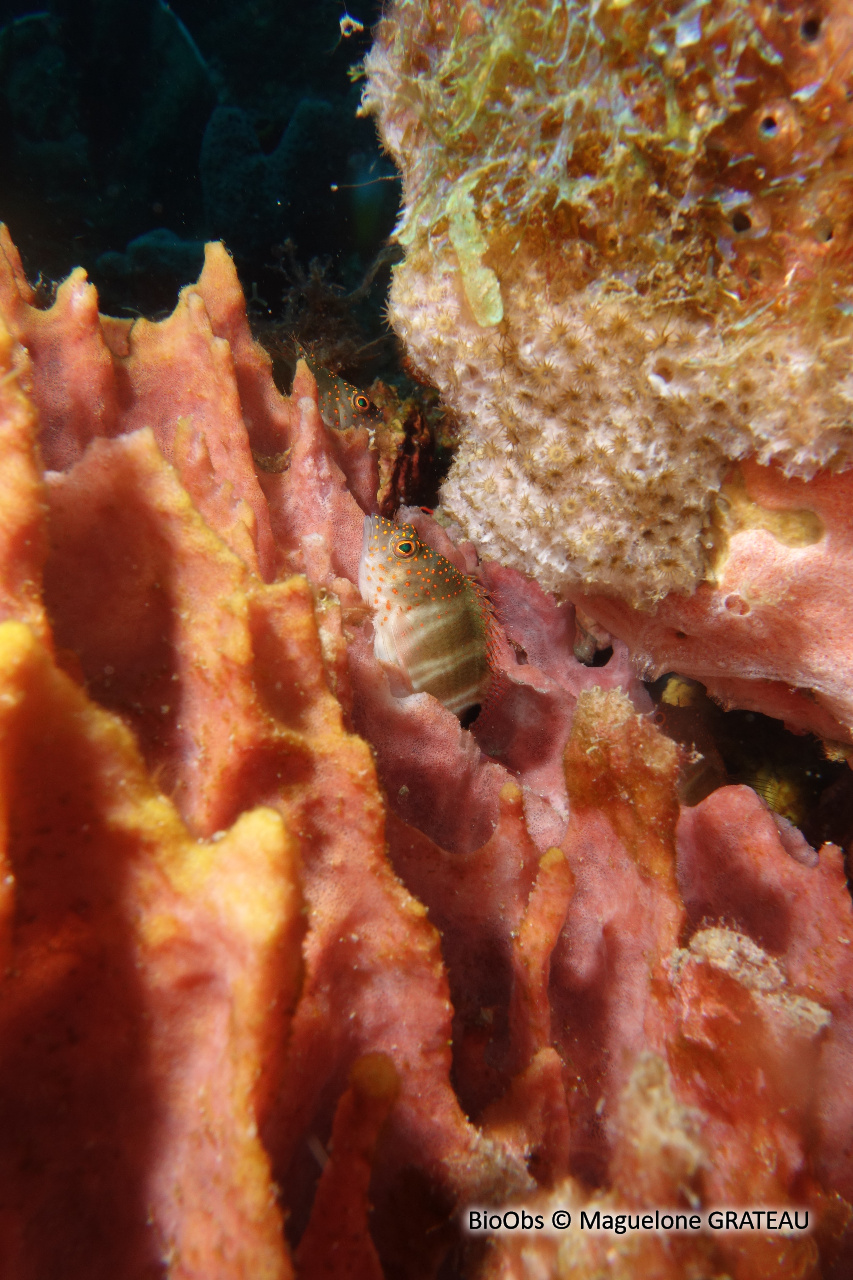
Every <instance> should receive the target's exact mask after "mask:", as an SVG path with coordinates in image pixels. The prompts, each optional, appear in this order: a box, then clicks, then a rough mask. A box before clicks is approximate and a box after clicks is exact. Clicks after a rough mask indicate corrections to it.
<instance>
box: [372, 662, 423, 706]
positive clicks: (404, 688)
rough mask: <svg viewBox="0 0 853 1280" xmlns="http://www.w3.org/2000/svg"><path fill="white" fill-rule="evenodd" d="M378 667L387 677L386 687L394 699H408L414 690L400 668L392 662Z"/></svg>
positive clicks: (380, 663)
mask: <svg viewBox="0 0 853 1280" xmlns="http://www.w3.org/2000/svg"><path fill="white" fill-rule="evenodd" d="M379 665H380V666H381V668H382V670H383V671H384V672H385V675H386V676H387V677H388V687H389V689H390V690H391V693H392V694H393V695H394V697H395V698H410V697H411V696H412V694H413V693H414V692H415V690H414V689H413V688H412V682H411V680H410V679H409V677H408V676H407V675H406V672H405V671H404V670H403V668H402V667H398V666H397V664H396V663H393V662H382V661H381V659H380V662H379Z"/></svg>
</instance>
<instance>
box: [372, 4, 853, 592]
mask: <svg viewBox="0 0 853 1280" xmlns="http://www.w3.org/2000/svg"><path fill="white" fill-rule="evenodd" d="M367 73H368V83H367V89H366V92H365V101H364V106H365V109H366V110H369V111H372V112H373V113H375V114H376V116H377V117H378V122H379V128H380V132H381V134H382V137H383V139H384V142H385V145H386V147H387V148H388V149H389V151H390V152H391V153H392V154H393V155H394V157H395V159H396V161H397V163H398V165H399V167H400V169H401V172H402V175H403V181H404V209H403V212H402V214H401V217H400V221H399V224H398V227H397V232H396V235H397V238H398V239H399V241H400V242H401V243H402V244H403V245H404V246H405V248H406V260H405V262H404V263H402V264H401V265H400V266H398V267H397V268H396V269H395V272H394V281H393V286H392V293H391V308H390V310H391V318H392V321H393V323H394V326H395V328H396V329H397V331H398V333H399V334H400V336H401V337H402V338H403V339H404V341H405V343H406V345H407V348H408V351H409V354H410V357H411V358H412V360H413V361H414V363H415V364H416V365H417V366H418V367H419V368H420V369H421V370H422V372H423V373H424V374H425V375H426V376H428V377H429V378H431V379H432V380H433V381H434V382H435V384H436V386H438V387H439V389H440V390H441V391H442V393H443V395H444V396H445V398H446V399H447V401H448V402H449V404H450V406H451V407H452V409H453V410H454V411H455V412H456V413H457V415H458V417H459V419H460V422H461V423H462V424H463V440H462V446H461V448H460V450H459V453H458V456H457V458H456V461H455V463H454V466H453V469H452V471H451V474H450V476H449V479H448V482H447V484H446V487H445V490H444V502H445V505H446V507H447V508H448V509H449V510H450V512H451V513H452V514H453V515H455V516H456V517H457V518H458V519H459V520H460V521H461V523H462V524H463V526H464V527H465V529H466V531H467V532H468V533H469V535H471V536H472V537H474V538H476V539H477V540H479V541H480V542H481V543H482V544H484V546H486V547H487V548H488V549H489V551H490V552H491V553H492V554H496V555H498V556H500V557H501V558H502V559H504V560H505V561H507V562H509V563H513V564H515V565H517V566H519V567H523V568H525V569H527V570H529V571H532V572H535V573H536V575H537V576H538V577H539V579H540V581H541V582H542V583H543V585H545V586H546V587H548V588H551V589H562V588H568V587H571V586H572V585H577V584H579V583H586V584H594V585H596V586H598V587H604V588H605V589H608V590H611V591H615V592H617V593H619V594H621V595H623V596H625V597H626V598H627V599H629V600H631V601H634V602H649V601H650V600H653V599H655V598H657V597H659V596H661V595H663V594H665V593H666V592H668V591H671V590H678V591H690V590H692V589H693V588H694V587H695V586H696V584H697V583H698V582H699V581H700V580H701V579H702V578H703V577H704V576H705V575H706V573H707V572H708V567H709V562H710V554H711V538H710V534H709V530H710V526H711V522H712V519H713V512H714V508H715V502H716V495H717V494H718V492H719V489H720V487H721V485H722V482H723V480H724V477H725V475H726V473H727V471H728V469H729V467H730V465H731V463H732V461H733V460H737V459H740V458H744V457H746V456H750V455H754V456H755V457H756V458H757V459H758V461H759V462H761V463H763V464H769V463H772V462H775V463H778V464H779V465H780V466H781V467H782V468H783V469H784V471H785V473H786V474H788V475H793V476H798V477H801V478H809V477H811V476H812V475H813V474H814V473H815V472H816V471H817V470H819V469H820V468H824V467H833V468H839V467H845V466H848V465H849V464H850V463H851V461H853V383H851V381H850V378H849V365H850V357H851V352H853V318H852V317H853V271H851V254H850V250H851V223H850V217H849V212H848V211H849V209H850V207H851V197H853V148H851V142H850V138H851V137H852V136H853V133H851V125H853V105H852V104H851V100H850V98H849V95H848V89H849V88H850V85H851V74H853V15H851V13H850V12H849V10H848V8H847V7H846V6H845V5H843V4H841V3H838V2H836V3H834V4H833V3H826V4H823V5H822V6H820V7H817V8H815V7H813V6H802V5H796V4H788V3H785V4H781V5H773V6H770V5H766V4H761V3H757V2H749V0H712V2H711V3H697V2H695V0H691V2H690V3H687V4H675V5H673V4H672V3H669V4H664V3H660V2H658V0H644V2H638V0H633V2H632V0H616V2H615V3H611V4H609V5H607V6H604V5H589V4H586V3H581V2H580V0H576V2H575V0H559V2H558V0H505V2H503V3H500V4H498V3H490V2H489V0H471V2H466V3H462V2H461V0H434V2H433V3H431V4H429V5H427V4H424V3H422V2H421V0H397V3H395V4H393V5H391V7H390V9H389V11H388V14H387V16H386V18H385V19H384V20H383V22H382V23H381V24H380V26H379V29H378V38H377V41H376V44H375V45H374V48H373V50H372V52H371V54H370V55H369V57H368V59H367ZM439 317H441V319H442V323H441V324H439V323H438V318H439ZM448 317H450V318H451V319H452V324H448ZM484 334H493V335H494V336H495V338H496V339H497V341H496V342H495V343H493V344H486V343H484V342H483V337H484ZM516 419H517V420H518V421H519V423H520V426H518V427H516V426H515V425H514V422H515V420H516ZM554 419H559V420H561V421H562V422H564V423H567V424H568V423H569V422H570V421H571V422H572V423H573V424H577V427H578V431H577V438H578V441H579V444H580V447H581V453H582V465H581V466H573V465H570V464H569V465H562V464H561V465H560V466H559V467H558V468H557V469H554V468H553V467H552V466H550V465H544V466H543V461H542V460H543V456H544V454H546V453H548V451H549V449H550V425H549V424H550V423H551V421H553V420H554ZM525 434H527V435H528V436H530V437H533V438H534V439H535V441H536V443H535V444H532V445H531V442H526V441H524V440H523V439H522V437H523V436H524V435H525ZM485 437H488V438H490V439H492V440H500V442H501V447H502V452H503V457H502V458H501V459H500V460H499V461H498V462H497V463H495V462H494V461H493V460H490V459H486V458H484V457H482V456H481V454H480V452H479V445H480V443H481V442H482V440H483V438H485ZM487 474H489V475H494V476H495V478H496V480H497V484H498V488H499V495H500V501H498V502H494V501H490V502H488V503H484V502H483V501H482V497H481V495H482V488H483V482H484V480H485V478H486V475H487ZM568 498H575V499H579V500H580V507H581V515H580V518H579V519H578V520H577V521H574V522H572V524H571V525H570V526H567V525H566V523H565V522H564V520H563V519H562V518H560V517H558V515H557V513H558V511H559V509H560V506H561V504H562V503H563V502H564V501H565V500H566V499H568ZM525 499H526V500H527V502H528V508H529V510H532V511H533V513H534V514H533V516H532V517H527V516H525V518H523V519H520V520H519V518H518V512H519V510H520V503H521V502H522V501H524V500H525ZM618 545H621V546H622V547H623V550H621V551H616V552H614V551H613V550H612V548H613V547H614V546H618Z"/></svg>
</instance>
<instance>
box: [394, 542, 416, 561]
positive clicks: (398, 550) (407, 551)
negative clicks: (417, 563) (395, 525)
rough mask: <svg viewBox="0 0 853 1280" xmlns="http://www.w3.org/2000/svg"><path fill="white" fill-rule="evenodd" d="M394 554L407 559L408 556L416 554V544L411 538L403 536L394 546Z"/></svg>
mask: <svg viewBox="0 0 853 1280" xmlns="http://www.w3.org/2000/svg"><path fill="white" fill-rule="evenodd" d="M394 554H395V555H398V556H400V557H401V558H402V559H403V560H405V559H406V558H407V557H408V556H413V555H414V554H415V544H414V542H412V539H411V538H401V539H400V541H399V542H398V543H397V545H396V546H395V547H394Z"/></svg>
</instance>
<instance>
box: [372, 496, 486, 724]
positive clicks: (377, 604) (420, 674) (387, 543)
mask: <svg viewBox="0 0 853 1280" xmlns="http://www.w3.org/2000/svg"><path fill="white" fill-rule="evenodd" d="M358 585H359V589H360V591H361V594H362V597H363V599H364V600H365V601H366V602H367V603H368V604H370V605H372V606H373V608H374V610H375V616H374V629H375V638H374V642H373V651H374V653H375V654H376V657H377V658H378V659H379V661H380V662H384V663H386V664H388V665H389V666H392V667H396V668H397V669H398V670H399V672H400V673H401V675H402V677H403V680H404V682H405V684H406V685H407V686H409V687H410V688H411V690H412V691H413V692H415V693H431V694H432V695H433V697H434V698H438V700H439V702H442V703H443V704H444V706H445V707H447V708H448V709H449V710H450V711H452V712H453V713H454V714H455V715H457V716H459V717H460V718H462V717H464V716H465V713H466V712H468V711H470V709H471V708H472V707H474V706H476V705H477V704H480V705H481V706H482V705H483V704H484V703H485V702H486V701H487V699H488V698H490V697H491V695H492V693H493V692H494V689H495V688H496V676H497V670H496V666H495V646H496V641H497V632H496V628H497V623H496V622H495V618H494V615H493V613H492V608H491V605H490V603H489V600H488V597H487V596H486V593H485V591H484V590H483V588H482V587H481V586H480V584H479V583H478V582H475V581H474V579H473V578H469V577H468V575H467V574H464V573H461V572H460V571H459V570H458V569H456V568H455V567H454V566H453V565H452V564H451V563H450V561H449V560H446V559H445V558H444V556H441V555H439V554H438V552H437V551H433V549H432V547H429V546H427V544H426V543H425V542H422V541H421V540H420V538H419V537H418V535H417V533H416V532H415V528H414V525H411V524H394V523H393V522H392V521H391V520H384V519H383V518H382V517H381V516H365V518H364V542H363V544H362V550H361V562H360V564H359V570H358Z"/></svg>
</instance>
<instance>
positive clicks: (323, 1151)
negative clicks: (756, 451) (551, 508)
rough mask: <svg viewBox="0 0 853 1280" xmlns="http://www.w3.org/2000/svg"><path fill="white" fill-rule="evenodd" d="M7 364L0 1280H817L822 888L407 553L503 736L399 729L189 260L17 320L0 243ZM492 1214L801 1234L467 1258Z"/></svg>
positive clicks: (630, 715)
mask: <svg viewBox="0 0 853 1280" xmlns="http://www.w3.org/2000/svg"><path fill="white" fill-rule="evenodd" d="M0 320H2V327H0V337H1V338H2V340H1V341H0V365H1V366H2V372H0V435H2V448H0V511H2V521H0V762H2V763H0V798H2V814H3V844H2V859H3V870H2V875H0V947H2V952H3V957H4V967H3V973H2V979H0V1027H2V1036H0V1044H2V1049H0V1117H2V1119H0V1127H2V1131H3V1134H4V1140H3V1143H2V1150H0V1205H2V1212H0V1260H2V1270H3V1273H4V1275H9V1276H15V1277H20V1278H21V1280H30V1278H32V1280H36V1278H39V1280H40V1278H42V1277H46V1276H51V1277H52V1276H56V1275H60V1274H61V1275H62V1276H64V1277H67V1278H68V1280H74V1278H75V1277H78V1276H79V1277H84V1276H85V1277H87V1280H88V1278H90V1277H101V1276H103V1277H104V1278H105V1280H106V1277H109V1278H110V1280H117V1278H120V1277H134V1280H136V1278H138V1277H141V1276H146V1277H158V1276H162V1277H166V1276H168V1277H175V1278H178V1277H180V1278H181V1280H189V1278H190V1277H192V1278H194V1280H196V1278H197V1280H220V1278H221V1280H226V1278H229V1277H234V1280H236V1278H237V1277H244V1276H246V1275H251V1276H257V1277H270V1278H272V1277H288V1276H291V1275H293V1274H296V1275H297V1276H304V1277H306V1280H314V1278H315V1277H320V1276H327V1277H341V1280H343V1278H344V1277H352V1276H364V1277H376V1278H378V1277H380V1276H383V1275H384V1276H386V1277H388V1278H389V1280H390V1278H391V1277H413V1278H414V1277H417V1280H421V1278H422V1277H423V1278H426V1277H431V1276H437V1275H438V1274H439V1273H441V1274H442V1275H444V1276H446V1275H463V1276H466V1277H487V1276H489V1277H490V1276H495V1277H496V1276H501V1277H503V1278H509V1277H516V1276H517V1277H527V1276H530V1277H534V1276H535V1277H540V1276H542V1275H554V1276H560V1277H573V1280H580V1278H581V1277H592V1276H594V1275H598V1274H601V1271H602V1269H603V1268H607V1269H608V1271H609V1273H610V1274H612V1275H625V1276H628V1275H631V1276H637V1275H643V1276H661V1277H664V1276H666V1277H670V1276H671V1277H684V1278H685V1280H687V1277H695V1276H698V1275H711V1274H715V1275H717V1274H726V1275H730V1276H733V1277H737V1278H738V1280H753V1278H754V1277H755V1276H756V1275H765V1274H767V1275H769V1274H771V1273H772V1274H773V1275H774V1276H775V1277H779V1278H780V1280H783V1278H784V1277H795V1276H796V1277H797V1278H798V1280H803V1278H805V1277H815V1278H817V1277H832V1276H837V1277H840V1276H843V1275H845V1274H849V1267H850V1264H851V1260H853V1252H851V1250H853V1244H851V1235H850V1221H851V1210H850V1205H849V1203H848V1202H850V1201H851V1200H853V1160H851V1149H853V1103H851V1098H850V1091H849V1087H848V1082H849V1079H850V1072H851V1068H853V1061H851V1057H852V1056H853V999H852V998H851V993H853V955H851V951H853V911H851V900H850V896H849V893H848V890H847V887H846V884H845V878H844V869H843V858H842V851H841V850H840V849H839V848H838V847H836V846H834V845H832V844H824V845H823V846H822V847H821V848H820V849H819V850H817V851H815V850H812V849H810V848H809V847H808V846H806V845H805V842H804V841H802V839H800V840H799V841H797V839H796V838H794V837H793V836H792V834H791V831H790V830H789V829H788V828H786V827H785V825H784V824H781V823H780V822H779V821H777V820H776V819H775V818H774V816H773V815H772V814H771V813H770V812H769V811H768V809H767V807H766V806H765V804H764V803H763V801H762V800H761V799H760V798H759V796H758V795H756V793H755V792H754V791H753V790H751V789H750V788H748V787H743V786H723V787H720V788H718V789H717V790H715V791H713V792H712V793H711V794H710V795H708V796H707V797H706V798H705V799H704V800H703V801H702V802H701V803H700V804H698V805H696V806H694V807H692V808H687V807H684V806H683V805H682V804H681V803H680V801H679V792H678V785H679V775H680V752H679V748H678V747H677V746H676V744H675V743H674V742H673V741H672V739H671V738H669V737H668V736H666V735H665V734H664V733H662V732H661V730H660V729H659V728H658V727H657V726H656V724H655V723H654V720H653V718H652V716H651V715H650V714H649V713H650V711H651V701H650V698H649V695H648V693H647V691H646V689H645V688H644V686H643V685H642V684H641V683H640V682H639V681H638V680H637V678H636V676H635V675H634V674H633V671H632V668H631V665H630V663H629V660H628V652H627V648H626V646H625V645H624V644H621V643H620V642H618V641H616V642H615V643H614V646H613V650H614V651H613V655H612V657H611V659H610V661H609V662H607V664H606V665H604V666H602V667H598V668H596V667H587V666H584V665H582V664H581V663H580V662H578V661H577V660H576V658H575V657H574V656H573V653H572V640H573V637H574V634H575V611H574V608H573V606H572V605H571V604H567V603H563V604H558V603H557V602H556V601H555V600H554V599H553V598H551V597H549V596H547V595H546V594H545V593H544V592H543V590H542V589H541V587H540V586H539V585H537V584H536V583H535V582H533V581H532V580H530V579H529V578H526V577H525V576H523V575H522V574H521V573H520V572H519V571H518V570H516V569H513V568H507V567H502V566H499V565H497V564H494V563H490V562H487V561H484V562H482V563H480V564H479V565H478V562H477V555H476V553H475V551H474V548H473V547H472V546H471V545H470V544H466V543H464V542H460V541H455V542H454V541H453V540H451V538H450V537H449V536H448V533H447V532H446V531H445V530H443V529H442V528H441V527H440V526H439V525H438V524H437V523H436V522H435V521H433V520H432V519H431V518H430V517H429V516H427V515H425V514H424V513H423V512H419V511H408V512H406V513H405V515H406V518H409V519H411V520H412V521H413V522H415V523H416V524H417V527H418V531H419V533H420V535H421V536H422V537H423V538H425V539H428V540H429V541H430V542H431V544H432V545H433V546H434V547H435V548H436V549H437V550H438V551H440V552H441V553H442V554H444V555H446V556H448V558H451V559H452V560H453V561H454V563H456V564H457V566H458V567H460V568H465V569H467V570H469V571H476V572H477V573H478V574H479V576H480V579H481V581H482V582H483V585H484V586H485V587H486V588H487V590H488V591H489V593H490V596H491V599H492V601H493V604H494V608H495V613H496V616H497V619H498V621H499V622H500V624H501V627H502V629H503V632H504V635H505V637H506V643H505V645H504V646H503V647H502V658H501V662H502V667H503V670H504V673H505V678H506V693H505V696H504V699H503V700H502V702H501V703H500V704H499V705H498V706H497V707H496V709H495V710H494V711H493V712H490V713H489V715H488V716H487V717H485V718H484V720H483V723H478V724H477V725H476V730H475V732H471V731H468V730H465V729H462V728H461V727H460V725H459V722H458V721H457V720H456V719H455V717H453V716H452V715H451V714H450V713H449V712H448V711H446V710H445V709H444V708H443V707H442V706H441V705H440V704H439V703H437V702H436V701H435V700H434V699H431V698H430V697H429V696H428V695H426V694H421V695H417V696H415V697H412V698H407V699H400V698H395V697H394V696H393V695H392V693H391V690H390V688H389V684H388V678H387V674H386V672H385V671H384V670H383V669H382V668H381V667H380V666H379V665H378V664H377V662H376V660H375V658H374V656H373V646H372V641H371V635H370V625H371V624H370V619H369V617H368V616H367V610H366V609H365V606H364V605H363V602H362V601H361V598H360V595H359V593H358V590H357V587H356V586H355V582H356V580H357V567H358V559H359V552H360V546H361V536H362V523H363V515H364V513H365V512H373V511H374V510H375V509H376V494H377V490H378V488H379V474H380V459H379V458H378V457H377V456H376V453H375V451H374V450H373V449H371V447H370V443H369V439H368V436H367V432H366V431H365V430H364V429H363V428H361V429H354V430H353V431H351V432H350V433H339V432H333V431H330V430H328V429H327V428H326V427H325V426H324V424H323V422H322V420H321V418H320V414H319V410H318V401H317V390H316V385H315V383H314V380H313V378H312V377H311V374H310V372H309V371H308V369H307V367H306V366H305V365H304V364H300V365H299V367H298V369H297V373H296V378H295V382H294V386H293V390H292V392H291V394H290V395H289V396H282V395H280V394H279V392H278V391H277V390H276V388H275V386H274V384H273V381H272V378H271V374H270V362H269V359H268V357H267V356H266V355H265V353H264V352H263V351H262V350H261V349H260V348H259V347H258V346H257V345H256V344H255V343H254V342H253V340H252V338H251V334H250V331H249V328H248V325H247V321H246V312H245V304H244V300H243V296H242V293H241V291H240V288H239V285H238V282H237V277H236V273H235V271H234V267H233V263H232V262H231V260H230V258H229V257H228V255H227V254H226V252H225V251H224V249H223V248H222V247H221V246H220V245H211V246H208V248H207V254H206V261H205V267H204V270H203V272H202V275H201V278H200V279H199V282H198V284H197V285H195V286H191V287H189V288H187V289H186V290H184V292H183V293H182V295H181V298H180V301H179V303H178V306H177V308H176V310H175V312H174V314H173V315H172V316H170V317H169V318H168V319H166V320H164V321H162V322H159V323H151V322H149V321H146V320H136V321H125V320H114V319H110V318H108V317H105V316H100V315H99V313H98V307H97V297H96V294H95V291H94V289H93V288H92V286H91V285H90V284H88V283H87V281H86V279H85V276H84V275H83V273H82V272H75V273H74V274H72V275H71V276H70V277H69V278H68V280H66V281H65V282H64V284H63V285H62V286H61V287H60V289H59V291H58V293H57V297H56V301H55V302H54V304H53V305H52V306H51V307H50V308H49V309H47V310H43V309H39V308H38V307H37V306H36V305H35V298H34V294H33V292H32V290H31V289H30V286H29V285H28V283H27V281H26V279H25V277H24V274H23V271H22V269H21V265H20V259H19V258H18V256H17V253H16V251H15V249H14V247H13V245H12V244H11V241H10V240H9V238H8V236H7V235H6V234H5V232H3V233H0ZM389 435H393V433H389ZM255 456H258V457H263V458H270V457H276V458H278V459H279V460H280V465H279V467H278V469H277V470H275V471H269V470H261V469H260V468H258V466H257V465H256V463H255ZM509 1202H513V1203H515V1204H521V1203H524V1204H525V1205H527V1206H528V1208H529V1209H530V1211H531V1212H550V1207H551V1206H553V1205H559V1206H561V1207H565V1208H567V1209H570V1210H572V1211H573V1212H574V1211H576V1210H577V1209H579V1208H580V1207H584V1208H585V1209H586V1210H587V1211H589V1212H590V1213H592V1212H594V1210H595V1209H599V1210H602V1211H607V1210H608V1209H609V1211H613V1212H615V1211H617V1210H619V1209H625V1210H627V1209H631V1210H632V1211H636V1210H637V1209H642V1208H644V1207H646V1206H661V1207H670V1208H676V1207H681V1208H682V1209H684V1210H685V1211H687V1210H688V1209H690V1210H693V1209H697V1208H699V1209H702V1210H703V1211H704V1210H706V1209H710V1208H714V1207H728V1206H732V1205H734V1206H748V1205H753V1206H765V1207H773V1208H777V1209H783V1208H785V1207H792V1208H793V1207H797V1208H799V1209H800V1211H805V1210H808V1211H809V1214H810V1223H811V1229H810V1230H809V1232H807V1233H796V1232H795V1233H793V1234H780V1233H774V1232H768V1231H766V1230H755V1231H751V1232H731V1233H728V1234H726V1233H719V1232H712V1231H705V1232H702V1233H699V1234H696V1235H678V1236H676V1235H665V1234H663V1235H662V1234H654V1233H650V1234H648V1235H641V1236H638V1235H636V1234H632V1235H625V1236H623V1235H618V1236H617V1235H614V1234H610V1233H603V1234H600V1235H594V1234H584V1235H582V1234H580V1233H578V1232H577V1231H570V1232H566V1233H563V1234H562V1235H561V1236H560V1237H553V1236H548V1237H545V1236H541V1237H538V1236H537V1237H526V1238H525V1239H524V1240H520V1239H518V1238H516V1237H513V1236H512V1235H509V1236H507V1235H500V1236H489V1237H486V1236H482V1235H481V1236H477V1235H476V1234H475V1235H473V1236H469V1235H467V1234H465V1232H464V1231H463V1230H462V1222H463V1219H464V1210H465V1209H466V1208H467V1207H469V1206H473V1205H481V1206H483V1205H490V1206H504V1205H506V1204H507V1203H509Z"/></svg>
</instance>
